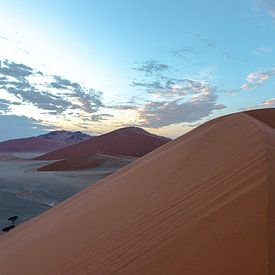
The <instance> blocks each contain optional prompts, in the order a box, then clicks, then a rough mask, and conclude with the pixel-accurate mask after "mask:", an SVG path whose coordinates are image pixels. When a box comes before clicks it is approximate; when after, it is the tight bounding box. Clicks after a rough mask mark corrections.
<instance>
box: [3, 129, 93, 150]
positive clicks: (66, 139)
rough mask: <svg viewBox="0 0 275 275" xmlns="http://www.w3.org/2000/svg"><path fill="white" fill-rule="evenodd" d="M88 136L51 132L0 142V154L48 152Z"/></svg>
mask: <svg viewBox="0 0 275 275" xmlns="http://www.w3.org/2000/svg"><path fill="white" fill-rule="evenodd" d="M87 138H90V136H88V135H86V134H83V133H81V132H70V131H53V132H50V133H47V134H44V135H40V136H37V137H29V138H19V139H12V140H7V141H3V142H0V152H50V151H54V150H57V149H60V148H63V147H66V146H68V145H70V144H74V143H78V142H80V141H83V140H84V139H87Z"/></svg>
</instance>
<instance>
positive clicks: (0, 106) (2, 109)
mask: <svg viewBox="0 0 275 275" xmlns="http://www.w3.org/2000/svg"><path fill="white" fill-rule="evenodd" d="M9 105H10V101H8V100H5V99H0V115H1V114H5V113H6V112H7V111H8V110H9Z"/></svg>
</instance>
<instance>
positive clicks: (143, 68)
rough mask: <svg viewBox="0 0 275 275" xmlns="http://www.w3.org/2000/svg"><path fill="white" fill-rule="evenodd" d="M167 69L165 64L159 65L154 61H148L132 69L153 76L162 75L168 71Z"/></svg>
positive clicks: (167, 66)
mask: <svg viewBox="0 0 275 275" xmlns="http://www.w3.org/2000/svg"><path fill="white" fill-rule="evenodd" d="M169 68H170V66H169V65H167V64H164V63H159V62H158V61H156V60H148V61H145V62H143V63H141V64H140V65H139V66H137V67H134V68H133V69H134V70H136V71H140V72H142V73H145V74H146V75H154V74H160V73H163V72H165V71H167V70H169Z"/></svg>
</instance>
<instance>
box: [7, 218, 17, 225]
mask: <svg viewBox="0 0 275 275" xmlns="http://www.w3.org/2000/svg"><path fill="white" fill-rule="evenodd" d="M17 219H18V216H12V217H9V218H8V220H9V221H10V222H12V224H14V223H15V221H16V220H17Z"/></svg>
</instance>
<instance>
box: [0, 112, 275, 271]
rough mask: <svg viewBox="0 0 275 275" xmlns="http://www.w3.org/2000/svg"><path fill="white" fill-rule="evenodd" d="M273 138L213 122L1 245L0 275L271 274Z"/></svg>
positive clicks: (245, 119) (251, 127) (254, 123)
mask: <svg viewBox="0 0 275 275" xmlns="http://www.w3.org/2000/svg"><path fill="white" fill-rule="evenodd" d="M274 148H275V130H274V129H273V128H271V127H269V126H268V125H267V124H264V123H263V122H261V121H259V120H257V119H255V118H254V117H252V116H250V115H247V114H245V113H239V114H234V115H231V116H226V117H222V118H219V119H216V120H213V121H210V122H208V123H206V124H204V125H202V126H200V127H198V128H197V129H195V130H193V131H192V132H189V133H188V134H186V135H184V136H182V137H180V138H178V139H176V140H174V141H172V142H170V143H168V144H166V145H164V146H162V147H161V148H159V149H157V150H155V151H154V152H152V153H149V154H148V155H146V156H144V157H143V158H141V159H138V160H137V161H135V162H134V163H132V164H130V165H128V166H127V167H125V168H122V169H120V170H119V171H117V172H115V173H114V174H112V175H110V176H108V177H106V178H104V179H103V180H101V181H100V182H98V183H96V184H94V185H93V186H91V187H89V188H87V189H86V190H83V191H81V192H80V193H78V194H77V195H75V196H73V197H72V198H70V199H68V200H66V201H65V202H63V203H61V204H60V205H58V206H56V207H54V208H52V209H51V210H49V211H47V212H45V213H44V214H42V215H40V216H38V217H37V218H34V219H32V220H30V221H29V222H26V223H25V224H23V225H22V226H20V227H19V228H17V229H15V230H14V231H11V232H10V233H8V234H7V235H5V236H3V237H1V238H0V274H6V275H10V274H12V275H13V274H18V272H19V271H20V274H28V275H32V274H66V275H67V274H138V275H139V274H188V275H192V274H196V275H199V274H209V275H210V274H211V275H213V274H216V275H220V274H223V275H227V274H228V275H229V274H230V275H232V274H237V275H238V274H242V275H243V274H250V275H253V274H255V275H256V274H257V275H258V274H275V269H274V268H275V267H274V262H275V260H274V259H275V258H274V251H275V247H274V245H275V241H274V240H275V239H274V234H275V225H274V222H272V220H273V221H274V218H275V204H274V203H275V202H274V199H275V189H274V181H275V175H274V170H275V166H274V165H275V163H274V161H275V150H274Z"/></svg>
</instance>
